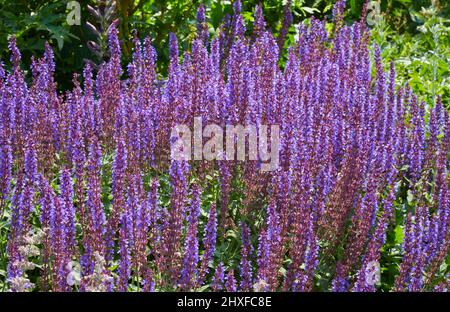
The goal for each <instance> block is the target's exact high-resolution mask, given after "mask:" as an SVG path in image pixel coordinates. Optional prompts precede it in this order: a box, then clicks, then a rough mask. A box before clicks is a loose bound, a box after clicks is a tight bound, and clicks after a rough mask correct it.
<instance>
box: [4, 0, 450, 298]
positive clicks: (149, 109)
mask: <svg viewBox="0 0 450 312" xmlns="http://www.w3.org/2000/svg"><path fill="white" fill-rule="evenodd" d="M344 7H345V1H342V0H339V1H337V4H336V6H335V9H334V10H333V15H334V27H333V33H332V34H330V33H329V32H327V30H326V22H325V21H321V20H317V19H314V18H312V19H311V24H310V26H306V25H304V24H300V25H297V26H296V27H297V28H298V29H297V30H298V39H297V41H296V42H295V43H294V44H293V45H291V46H289V47H288V48H287V61H286V64H285V65H284V66H281V65H280V62H279V61H280V58H281V55H282V54H283V53H284V50H285V47H284V46H285V37H286V35H287V32H288V30H289V27H292V26H291V23H292V15H291V12H290V10H289V8H288V6H287V8H286V10H285V14H286V16H285V19H284V22H283V26H282V32H281V34H280V35H279V37H274V35H273V34H272V33H271V32H270V31H268V30H267V29H266V28H265V22H264V17H263V15H262V8H261V7H260V6H258V7H256V9H255V25H254V27H253V29H254V32H253V33H250V32H249V31H248V30H246V27H245V23H244V20H243V17H242V15H241V5H240V1H239V0H237V1H235V3H234V13H235V14H234V16H233V17H231V18H230V19H228V20H226V21H225V22H224V24H223V25H222V26H221V27H220V32H219V34H218V36H216V37H214V38H210V34H209V32H208V28H207V21H206V20H205V8H204V7H203V6H201V7H200V8H199V10H198V14H197V16H198V27H197V37H196V39H194V40H193V42H192V49H191V50H190V51H184V52H183V53H182V55H180V51H179V50H178V43H177V38H176V35H175V34H170V67H169V73H168V76H167V78H160V76H159V75H158V73H157V69H156V58H157V56H156V53H155V50H154V48H153V47H152V45H151V39H150V38H146V39H145V40H144V41H143V42H141V41H140V40H139V39H138V38H135V40H134V45H135V49H134V54H133V57H132V61H131V62H130V63H129V64H128V66H127V70H126V73H125V74H124V72H125V71H124V70H123V69H122V67H121V51H120V44H119V40H118V37H117V29H116V27H115V24H112V26H111V28H110V30H109V48H110V58H109V60H108V61H106V62H104V63H102V64H101V65H99V67H98V70H97V71H96V72H95V73H94V72H93V69H92V67H91V65H89V64H88V65H86V68H85V70H84V72H83V75H82V76H81V77H80V76H78V75H74V79H73V81H74V88H73V89H72V90H71V91H68V92H66V93H65V94H64V95H58V94H57V91H56V82H55V81H54V78H53V74H54V67H55V64H54V61H53V53H52V50H51V48H50V47H49V46H46V50H45V54H44V56H43V57H42V58H40V59H35V60H34V61H33V64H32V68H31V72H32V82H31V84H27V83H26V80H25V73H24V72H23V71H22V69H21V68H20V59H21V55H20V52H19V50H18V48H17V46H16V41H15V39H14V38H12V39H11V41H10V45H9V46H10V50H11V53H12V54H11V64H12V70H11V71H10V72H5V71H4V70H3V67H2V65H1V63H0V143H1V144H0V213H1V217H2V218H3V212H4V211H5V210H8V212H9V214H8V215H10V218H9V219H8V221H9V223H8V225H9V228H8V235H9V238H8V245H7V246H6V252H7V257H8V267H7V275H8V276H7V281H8V283H9V287H10V289H11V290H12V291H23V290H28V289H30V288H32V287H39V289H40V290H52V291H72V290H81V291H93V290H102V291H129V290H140V291H153V290H155V289H158V290H187V291H189V290H198V289H201V288H204V287H206V288H207V289H209V290H213V291H236V290H238V291H253V290H257V291H277V290H284V291H312V290H317V289H322V290H333V291H375V290H377V285H376V284H373V283H371V281H372V279H370V278H368V277H369V276H372V275H373V270H374V265H373V264H374V263H375V264H376V263H380V262H381V261H382V257H381V255H382V252H385V251H382V250H383V248H384V247H385V248H391V247H389V246H390V245H389V244H388V243H387V241H388V233H392V232H395V233H399V232H400V233H401V232H403V236H402V239H401V241H400V242H397V247H399V248H400V252H401V258H402V259H401V261H400V262H399V268H398V272H395V281H394V282H393V285H392V287H391V289H392V290H395V291H424V290H425V291H427V290H443V289H446V288H448V272H447V273H446V272H442V269H441V265H442V264H443V263H444V262H445V260H446V258H448V254H449V246H450V231H449V229H450V200H449V199H450V192H449V174H448V168H449V158H448V155H449V150H450V120H449V114H448V112H447V111H446V110H445V109H444V108H443V106H442V103H441V100H440V99H437V101H436V103H434V104H433V105H432V106H427V105H425V103H423V102H421V101H420V99H418V98H417V97H416V96H415V95H414V94H413V93H412V91H411V88H410V87H409V86H408V85H407V84H406V85H404V86H396V84H395V77H396V73H395V66H394V63H392V64H391V65H390V69H389V71H388V72H385V71H384V69H383V64H382V58H381V51H380V48H379V47H376V46H375V47H374V49H373V50H374V52H373V54H372V52H371V46H370V40H369V35H370V33H369V30H368V29H367V28H366V26H365V24H364V21H363V20H364V19H362V20H361V22H358V23H355V24H354V25H351V26H349V25H345V23H344V21H343V12H344ZM122 76H126V78H125V79H121V77H122ZM81 80H82V81H83V83H81V82H80V81H81ZM194 117H202V119H203V122H206V121H208V122H214V123H217V124H220V125H224V124H252V125H255V126H256V127H259V126H260V125H263V124H268V125H273V124H276V125H279V126H280V134H281V147H280V151H279V154H280V166H279V168H278V169H277V170H276V171H274V172H270V173H264V172H260V170H259V165H260V163H259V162H258V161H246V162H238V161H231V160H220V161H180V160H173V159H170V158H169V157H170V144H171V141H170V133H171V129H172V127H173V126H174V125H176V124H186V125H192V124H193V120H194ZM109 159H112V160H111V162H108V160H109ZM110 163H111V166H109V164H110ZM236 185H237V186H236ZM215 187H216V189H217V192H216V193H214V196H207V195H208V194H209V193H208V192H209V190H210V189H214V188H215ZM239 192H240V195H241V199H242V201H238V200H236V197H237V196H238V195H239V194H238V193H239ZM237 194H238V195H237ZM236 206H238V208H237V209H236ZM236 210H237V212H236ZM36 217H37V218H36ZM36 220H38V221H36ZM38 227H39V228H40V229H41V231H42V232H43V235H42V237H41V239H40V241H39V242H35V243H33V242H31V243H30V242H28V243H27V240H29V236H30V233H32V232H33V229H34V228H38ZM399 230H400V231H399ZM400 236H401V235H400ZM390 244H391V243H390ZM26 246H28V247H26ZM29 246H33V248H34V249H33V252H30V250H29V249H30V248H31V247H29ZM36 246H39V248H40V249H41V252H40V253H36V252H35V249H36V248H38V247H36ZM233 246H234V248H235V250H234V252H232V251H230V250H232V249H233ZM236 246H237V247H236ZM27 248H28V249H27ZM395 248H396V247H395ZM27 250H28V253H27V252H26V251H27ZM72 262H77V263H79V264H80V268H79V271H80V272H79V274H80V275H81V276H80V281H79V284H78V285H74V283H72V282H71V283H68V282H67V280H68V279H67V277H68V276H69V275H70V274H71V271H70V270H72V269H73V266H71V265H69V264H70V263H72ZM32 263H35V264H37V263H41V264H42V270H40V271H39V274H40V279H39V285H35V283H34V282H31V281H30V280H29V279H30V278H31V277H30V276H29V274H27V271H29V268H30V267H33V265H32ZM320 287H322V288H320ZM324 288H325V289H324Z"/></svg>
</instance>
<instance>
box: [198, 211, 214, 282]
mask: <svg viewBox="0 0 450 312" xmlns="http://www.w3.org/2000/svg"><path fill="white" fill-rule="evenodd" d="M216 236H217V216H216V205H215V204H214V203H213V204H212V205H211V208H210V210H209V217H208V223H207V224H206V228H205V235H204V238H203V246H204V252H203V256H202V258H201V261H200V269H199V271H198V279H197V284H198V285H202V284H203V282H204V279H205V276H206V275H207V274H208V273H209V266H210V264H211V261H212V259H213V256H214V251H215V248H216Z"/></svg>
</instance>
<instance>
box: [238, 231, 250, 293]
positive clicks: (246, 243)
mask: <svg viewBox="0 0 450 312" xmlns="http://www.w3.org/2000/svg"><path fill="white" fill-rule="evenodd" d="M241 228H242V249H241V263H240V272H241V283H240V285H239V289H240V290H242V291H249V290H251V289H252V281H253V278H252V264H251V256H252V252H253V246H252V244H251V241H250V228H249V227H248V226H247V225H246V224H245V223H242V225H241Z"/></svg>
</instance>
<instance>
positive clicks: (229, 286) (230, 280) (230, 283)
mask: <svg viewBox="0 0 450 312" xmlns="http://www.w3.org/2000/svg"><path fill="white" fill-rule="evenodd" d="M225 289H226V291H227V292H235V291H236V290H237V287H236V279H235V278H234V271H233V270H230V271H228V273H227V276H226V280H225Z"/></svg>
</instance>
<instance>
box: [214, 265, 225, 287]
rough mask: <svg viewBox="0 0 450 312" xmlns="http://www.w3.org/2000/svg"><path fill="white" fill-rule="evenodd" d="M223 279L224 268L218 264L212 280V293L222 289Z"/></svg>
mask: <svg viewBox="0 0 450 312" xmlns="http://www.w3.org/2000/svg"><path fill="white" fill-rule="evenodd" d="M224 278H225V268H224V266H223V264H222V262H220V263H219V264H218V265H217V267H216V272H215V273H214V276H213V278H212V282H211V289H212V290H213V291H221V290H223V287H224Z"/></svg>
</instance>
